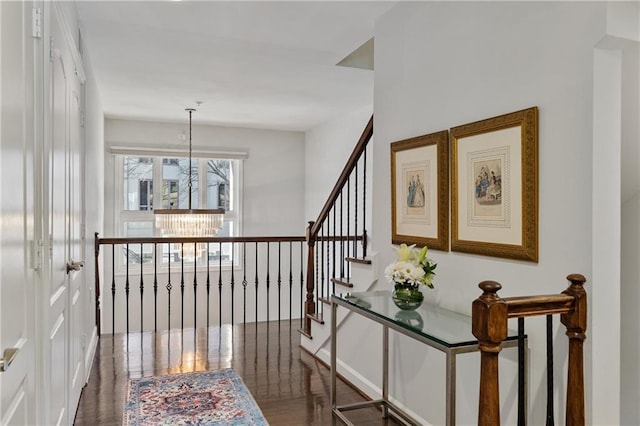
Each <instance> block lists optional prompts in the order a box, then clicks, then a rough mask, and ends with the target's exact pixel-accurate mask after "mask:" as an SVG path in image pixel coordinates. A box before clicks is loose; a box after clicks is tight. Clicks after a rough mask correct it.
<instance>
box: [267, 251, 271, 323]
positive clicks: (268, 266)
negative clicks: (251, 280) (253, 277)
mask: <svg viewBox="0 0 640 426" xmlns="http://www.w3.org/2000/svg"><path fill="white" fill-rule="evenodd" d="M270 253H271V245H270V243H269V241H267V324H268V322H269V321H270V320H271V317H270V315H269V301H270V299H271V298H270V297H269V287H270V285H271V283H270V280H269V271H270V270H271V262H270V260H269V255H270Z"/></svg>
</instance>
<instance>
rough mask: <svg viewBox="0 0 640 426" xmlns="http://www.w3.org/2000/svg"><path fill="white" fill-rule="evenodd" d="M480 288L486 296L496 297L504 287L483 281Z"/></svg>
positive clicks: (493, 282) (479, 285)
mask: <svg viewBox="0 0 640 426" xmlns="http://www.w3.org/2000/svg"><path fill="white" fill-rule="evenodd" d="M478 287H480V288H481V289H482V291H483V292H484V294H485V295H493V296H495V295H496V293H497V292H498V290H500V289H501V288H502V285H501V284H500V283H497V282H495V281H482V282H481V283H480V284H478Z"/></svg>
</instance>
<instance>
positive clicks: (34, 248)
mask: <svg viewBox="0 0 640 426" xmlns="http://www.w3.org/2000/svg"><path fill="white" fill-rule="evenodd" d="M30 245H31V250H30V251H31V268H32V269H34V270H36V271H38V270H40V268H41V267H42V247H43V243H42V240H35V241H30Z"/></svg>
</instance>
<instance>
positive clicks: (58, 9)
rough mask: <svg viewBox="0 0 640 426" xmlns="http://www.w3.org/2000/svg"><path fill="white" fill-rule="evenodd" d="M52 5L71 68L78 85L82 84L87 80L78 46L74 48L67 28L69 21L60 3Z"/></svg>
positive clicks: (73, 40)
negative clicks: (69, 56) (73, 69)
mask: <svg viewBox="0 0 640 426" xmlns="http://www.w3.org/2000/svg"><path fill="white" fill-rule="evenodd" d="M51 4H52V5H53V10H54V12H55V14H56V15H57V16H58V21H59V22H60V29H61V30H62V33H63V35H64V39H65V42H66V43H67V46H68V47H69V52H70V53H71V59H72V60H73V66H74V67H75V72H76V75H77V76H78V78H79V79H80V84H84V82H85V80H86V79H87V75H86V74H85V72H84V66H83V63H82V57H80V50H79V49H78V46H76V42H75V38H74V37H73V34H72V32H71V28H70V27H69V19H67V16H66V15H65V13H64V10H63V9H62V6H61V5H60V2H58V1H53V2H51Z"/></svg>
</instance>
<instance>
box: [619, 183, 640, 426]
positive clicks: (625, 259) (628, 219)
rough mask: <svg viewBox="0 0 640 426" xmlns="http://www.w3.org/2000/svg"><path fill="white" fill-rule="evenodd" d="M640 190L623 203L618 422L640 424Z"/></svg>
mask: <svg viewBox="0 0 640 426" xmlns="http://www.w3.org/2000/svg"><path fill="white" fill-rule="evenodd" d="M638 218H640V193H637V194H636V195H635V197H633V198H631V199H630V200H629V201H627V202H626V203H625V204H624V205H623V206H622V226H623V228H624V230H625V232H624V233H623V234H622V258H621V259H620V260H621V262H622V271H621V282H622V287H621V297H620V300H621V314H622V315H621V318H620V323H621V328H620V334H621V347H620V363H621V365H622V367H623V370H624V371H625V374H623V375H622V377H621V378H620V388H621V392H620V412H621V415H620V421H621V424H624V425H637V424H640V406H639V405H638V401H640V369H639V368H638V366H639V365H640V310H639V309H638V301H639V300H640V263H639V262H638V258H640V221H639V220H638Z"/></svg>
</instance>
